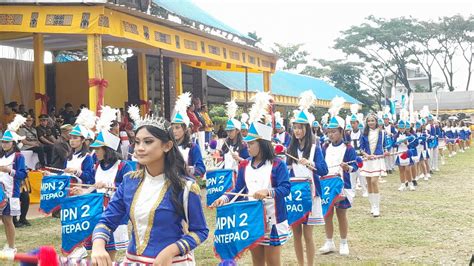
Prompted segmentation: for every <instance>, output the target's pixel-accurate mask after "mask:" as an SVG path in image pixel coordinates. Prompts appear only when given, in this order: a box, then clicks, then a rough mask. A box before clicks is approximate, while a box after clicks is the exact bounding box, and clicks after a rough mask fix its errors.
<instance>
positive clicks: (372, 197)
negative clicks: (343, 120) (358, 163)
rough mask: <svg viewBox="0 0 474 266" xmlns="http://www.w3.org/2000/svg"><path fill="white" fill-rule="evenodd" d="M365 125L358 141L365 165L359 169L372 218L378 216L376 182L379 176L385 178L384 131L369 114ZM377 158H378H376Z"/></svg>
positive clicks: (378, 197) (375, 118) (378, 201)
mask: <svg viewBox="0 0 474 266" xmlns="http://www.w3.org/2000/svg"><path fill="white" fill-rule="evenodd" d="M365 124H366V125H367V126H366V127H365V129H364V133H363V134H362V137H361V139H360V149H361V152H362V155H363V156H364V158H365V163H364V165H363V166H362V168H361V169H360V175H361V176H363V177H365V178H366V179H367V185H368V191H369V202H370V206H371V209H370V213H372V215H373V216H374V217H378V216H380V193H379V184H378V180H379V177H380V176H387V172H386V168H385V160H384V158H383V157H380V156H381V155H385V154H387V152H386V150H385V146H386V145H385V131H384V130H381V129H380V128H379V127H378V126H377V117H376V116H375V115H374V114H369V115H368V116H367V117H366V119H365ZM376 156H378V158H376Z"/></svg>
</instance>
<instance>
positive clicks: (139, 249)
mask: <svg viewBox="0 0 474 266" xmlns="http://www.w3.org/2000/svg"><path fill="white" fill-rule="evenodd" d="M315 99H316V98H315V96H314V95H313V93H312V92H311V91H307V92H304V93H303V94H302V95H301V100H300V106H299V108H298V109H296V110H295V112H294V117H291V118H290V117H287V118H284V117H281V115H280V113H278V112H275V113H273V112H272V111H271V110H273V108H272V107H271V96H270V95H269V94H267V93H257V95H256V97H255V99H254V102H255V103H254V105H253V106H252V109H251V111H250V112H249V114H245V113H243V114H241V115H240V116H241V118H240V119H238V118H237V114H238V106H237V104H236V103H235V102H233V101H231V102H229V103H227V115H228V118H229V119H228V121H227V123H226V125H225V126H222V127H220V128H219V131H218V132H217V133H214V124H213V122H212V120H211V118H210V117H209V114H208V110H207V107H206V105H203V104H201V101H200V99H199V98H198V97H195V98H191V95H190V94H189V93H184V94H182V95H180V96H179V97H178V99H177V101H176V104H175V110H174V112H173V114H172V119H171V121H170V122H168V121H166V120H165V119H164V118H161V117H157V116H154V115H153V114H147V115H145V116H143V117H142V116H140V113H139V109H138V108H137V107H135V106H132V107H130V108H129V109H128V112H127V113H126V114H125V112H124V110H123V109H119V110H118V109H113V108H111V107H108V106H103V107H102V111H101V113H100V115H99V117H96V116H95V113H94V112H92V111H90V110H88V109H87V108H86V107H85V106H82V108H81V109H80V110H79V111H78V112H74V111H73V108H72V105H70V104H66V105H65V106H64V109H63V110H60V112H59V114H56V112H55V110H52V112H51V113H50V114H41V115H39V116H38V117H37V119H39V125H38V126H36V127H35V126H34V125H35V124H36V123H35V119H36V117H35V115H34V114H33V113H31V112H25V111H24V107H23V108H20V107H18V108H17V106H16V105H15V104H8V106H7V105H6V106H5V114H4V116H3V118H4V120H3V125H4V126H3V134H2V139H1V141H2V149H1V150H0V182H1V184H2V187H1V188H2V190H3V191H4V193H5V195H6V196H7V197H6V198H7V203H6V205H5V207H4V208H3V210H2V216H1V217H2V221H3V223H4V225H5V233H6V237H7V244H6V246H5V248H4V251H13V252H14V251H16V249H15V226H16V227H23V226H29V225H30V223H29V222H28V221H27V220H26V214H27V211H28V205H29V197H28V194H29V192H30V189H29V184H28V179H27V171H28V170H30V169H27V167H26V165H25V158H24V157H23V155H22V154H21V151H22V150H30V151H32V152H34V153H36V154H37V155H38V159H39V164H38V167H37V168H38V169H42V171H43V173H44V174H45V175H51V174H67V175H70V176H71V178H72V179H73V182H77V183H83V184H90V185H93V186H90V187H87V188H80V187H76V186H75V187H74V188H73V189H71V191H70V193H71V195H82V194H87V193H96V192H102V193H105V194H106V195H107V196H108V197H109V198H110V199H111V200H110V202H109V203H108V205H107V206H106V207H104V214H103V216H102V218H101V220H100V221H99V223H98V224H97V226H96V227H95V229H94V233H93V234H92V241H91V242H89V243H82V244H81V245H80V246H78V247H77V248H76V249H75V250H74V251H73V252H72V253H71V254H70V255H69V256H71V257H75V258H84V257H86V256H87V251H86V250H87V249H91V250H92V253H91V254H92V255H91V257H92V262H93V264H95V265H109V264H110V263H111V261H113V260H114V258H115V254H116V251H117V250H122V249H125V250H127V251H126V256H125V260H126V261H128V262H139V263H153V262H156V261H159V262H161V263H162V264H164V265H169V264H173V265H175V264H176V265H190V264H186V263H191V264H192V263H194V262H195V258H194V256H193V253H192V250H193V249H194V248H196V247H197V246H198V245H199V244H201V243H202V242H203V241H205V240H206V239H207V237H208V231H209V229H208V227H207V225H206V219H205V216H204V213H203V209H202V206H201V199H200V194H201V192H200V188H199V186H198V184H197V182H196V180H199V179H204V178H205V176H206V167H209V165H208V164H207V163H205V161H206V158H209V157H210V156H212V158H217V160H214V161H213V162H214V163H215V164H214V165H213V166H217V167H222V168H224V169H232V170H233V171H235V174H236V182H235V186H234V188H233V189H232V192H233V193H243V194H247V195H249V197H248V198H245V199H243V200H264V201H265V210H266V211H265V216H266V218H265V221H266V225H267V226H266V232H265V236H264V238H263V239H262V240H261V241H260V242H259V243H258V245H257V246H255V247H254V248H252V249H251V254H252V261H253V264H254V265H265V264H267V265H281V264H282V258H281V247H282V246H283V245H284V244H285V243H286V242H287V241H288V239H290V238H291V237H293V238H294V243H295V244H294V249H295V254H296V257H297V260H298V263H299V264H300V265H304V264H305V261H306V263H307V264H309V265H312V264H313V263H314V258H315V253H316V248H315V246H314V240H313V226H314V225H324V228H325V234H326V241H325V243H324V245H323V246H322V247H321V248H319V252H320V253H323V254H325V253H331V252H335V251H336V247H335V243H334V240H333V235H334V225H333V219H334V214H335V215H336V217H337V220H338V226H339V234H340V245H339V253H340V254H341V255H348V254H349V244H348V231H349V221H348V219H347V211H348V209H349V208H351V206H352V204H353V200H354V197H356V192H357V188H360V189H361V190H362V197H364V198H368V200H369V202H370V206H371V208H370V213H371V216H372V217H379V216H380V215H381V208H380V201H381V196H380V190H379V183H381V182H385V180H384V177H385V176H387V174H388V173H392V172H393V171H396V170H398V172H399V175H400V187H399V191H405V190H407V191H414V190H416V187H417V186H418V185H420V184H419V183H418V181H420V180H425V181H428V180H430V179H431V178H432V175H434V174H435V173H436V172H437V171H439V162H441V164H444V162H445V159H446V157H452V156H455V155H456V153H457V152H464V150H465V149H469V148H470V145H471V143H470V139H471V131H470V129H469V128H468V127H467V126H466V124H465V122H463V121H460V122H458V121H455V120H448V121H439V120H438V119H437V117H435V116H434V115H432V114H431V113H430V112H429V110H427V109H426V108H423V110H420V112H408V110H407V108H406V107H404V106H402V109H401V111H400V113H399V115H398V120H397V116H396V115H395V114H394V113H393V112H392V110H390V108H388V109H386V110H384V111H382V112H379V113H369V114H366V115H365V116H364V115H363V114H361V113H360V112H359V109H360V108H359V106H358V105H353V106H351V114H350V115H349V116H347V117H346V119H343V118H342V117H340V115H339V111H340V109H341V108H342V107H343V105H344V99H342V98H339V97H336V98H335V99H333V100H332V102H331V108H330V109H329V110H328V113H327V114H326V115H324V116H322V117H321V118H320V119H319V121H318V119H316V117H315V116H314V115H313V114H312V113H311V112H310V108H311V106H312V105H313V103H314V102H315ZM20 106H21V105H20ZM285 120H286V121H288V123H287V124H286V127H285V123H284V121H285ZM7 125H8V126H7ZM216 140H219V141H216ZM275 145H280V146H283V147H284V149H283V152H282V153H280V154H277V153H276V152H275V148H274V146H275ZM358 157H359V158H361V159H360V160H359V159H358ZM358 161H363V164H362V165H360V164H358V163H357V162H358ZM397 168H398V169H397ZM267 177H270V178H267ZM301 177H305V178H307V179H308V180H309V181H310V182H311V191H312V201H311V202H312V210H311V212H310V214H309V215H308V216H307V217H306V218H305V220H304V221H301V223H298V224H294V225H292V226H290V225H289V224H288V217H287V210H286V206H285V197H287V196H288V195H289V193H290V190H291V182H290V181H291V180H292V179H293V178H301ZM330 178H337V179H338V180H340V181H341V182H340V184H341V195H340V196H341V197H340V199H339V200H338V201H337V202H336V203H335V204H334V205H333V206H331V207H330V211H329V212H328V215H325V216H324V215H323V211H322V202H321V196H322V193H324V191H323V190H322V187H321V180H324V179H330ZM235 200H242V198H241V197H240V198H234V196H231V195H228V194H227V195H223V196H222V197H220V198H219V199H218V200H216V201H215V202H214V203H213V205H212V207H219V206H222V205H224V204H228V203H229V202H233V201H235ZM14 217H15V219H14ZM16 217H18V219H16ZM129 220H130V221H131V224H132V232H131V234H129V232H128V228H127V224H128V223H129ZM181 221H185V223H186V225H185V226H183V225H182V224H181ZM304 246H305V248H304ZM180 263H181V264H180Z"/></svg>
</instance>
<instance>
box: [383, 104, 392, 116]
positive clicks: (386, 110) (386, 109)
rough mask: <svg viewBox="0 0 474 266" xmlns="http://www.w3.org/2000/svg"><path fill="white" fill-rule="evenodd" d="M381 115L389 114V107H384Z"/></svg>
mask: <svg viewBox="0 0 474 266" xmlns="http://www.w3.org/2000/svg"><path fill="white" fill-rule="evenodd" d="M383 113H384V114H390V106H388V105H387V106H385V107H384V108H383Z"/></svg>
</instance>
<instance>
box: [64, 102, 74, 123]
mask: <svg viewBox="0 0 474 266" xmlns="http://www.w3.org/2000/svg"><path fill="white" fill-rule="evenodd" d="M60 115H61V116H62V117H63V119H64V124H70V125H74V121H75V120H76V115H75V114H74V111H73V109H72V104H70V103H66V104H65V105H64V111H62V112H61V113H60Z"/></svg>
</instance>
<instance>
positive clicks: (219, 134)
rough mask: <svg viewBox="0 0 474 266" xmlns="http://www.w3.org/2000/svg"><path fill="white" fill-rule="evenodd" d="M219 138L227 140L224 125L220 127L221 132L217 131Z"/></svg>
mask: <svg viewBox="0 0 474 266" xmlns="http://www.w3.org/2000/svg"><path fill="white" fill-rule="evenodd" d="M217 137H218V138H219V139H225V138H227V132H225V130H224V126H223V125H219V130H217Z"/></svg>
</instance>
